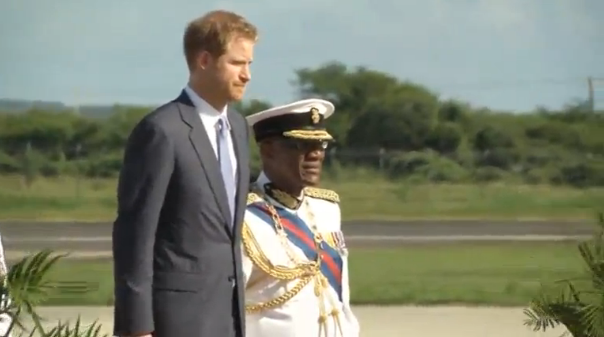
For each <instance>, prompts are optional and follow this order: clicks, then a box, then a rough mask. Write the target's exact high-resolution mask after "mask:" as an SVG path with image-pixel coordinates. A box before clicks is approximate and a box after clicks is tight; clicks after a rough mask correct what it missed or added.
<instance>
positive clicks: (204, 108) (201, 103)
mask: <svg viewBox="0 0 604 337" xmlns="http://www.w3.org/2000/svg"><path fill="white" fill-rule="evenodd" d="M185 92H186V93H187V95H189V98H190V99H191V102H192V103H193V105H195V108H196V109H197V112H198V113H199V114H200V115H202V116H207V117H212V118H216V119H218V118H222V119H223V120H224V123H225V124H226V127H227V129H228V130H231V123H230V122H229V119H228V118H227V116H228V115H227V107H226V106H225V107H224V109H223V110H222V111H218V110H216V109H215V108H214V107H213V106H211V105H210V104H209V103H208V102H206V101H205V100H204V99H203V98H201V97H199V95H197V93H196V92H195V91H193V89H192V88H191V87H190V86H189V85H187V86H186V87H185Z"/></svg>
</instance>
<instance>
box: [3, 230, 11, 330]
mask: <svg viewBox="0 0 604 337" xmlns="http://www.w3.org/2000/svg"><path fill="white" fill-rule="evenodd" d="M7 274H8V266H7V264H6V258H5V257H4V245H3V244H2V236H0V275H1V276H2V277H3V278H4V277H6V275H7ZM4 282H6V280H5V281H4ZM9 306H10V298H7V299H5V298H0V310H2V311H5V310H7V309H8V308H9ZM12 322H13V319H12V317H11V315H10V314H9V313H8V312H6V313H1V314H0V336H6V337H10V336H11V335H12V333H11V334H9V335H7V334H6V333H7V332H8V329H9V328H10V326H11V324H12Z"/></svg>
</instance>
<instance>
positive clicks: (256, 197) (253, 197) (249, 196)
mask: <svg viewBox="0 0 604 337" xmlns="http://www.w3.org/2000/svg"><path fill="white" fill-rule="evenodd" d="M261 200H262V198H261V197H260V196H259V195H258V194H256V193H254V192H250V193H248V194H247V204H246V205H249V204H252V203H254V202H257V201H261Z"/></svg>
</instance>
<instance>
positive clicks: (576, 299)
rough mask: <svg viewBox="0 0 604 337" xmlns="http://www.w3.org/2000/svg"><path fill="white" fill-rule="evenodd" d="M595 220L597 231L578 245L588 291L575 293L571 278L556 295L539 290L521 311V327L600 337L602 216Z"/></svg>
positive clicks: (603, 330)
mask: <svg viewBox="0 0 604 337" xmlns="http://www.w3.org/2000/svg"><path fill="white" fill-rule="evenodd" d="M598 220H599V222H598V226H599V229H598V231H596V232H595V233H594V235H593V236H592V238H591V239H590V240H588V241H585V242H581V243H579V245H578V250H579V254H580V256H581V257H582V259H583V262H584V264H585V265H586V267H587V272H588V274H589V277H588V280H589V281H591V282H589V288H588V289H584V290H578V289H577V286H576V284H575V283H574V281H577V279H575V280H572V281H571V280H563V281H562V282H564V283H565V284H566V287H565V288H564V289H562V291H561V292H560V293H559V294H558V296H546V295H545V293H546V292H545V291H542V294H541V295H540V296H538V297H537V298H535V299H534V300H533V301H531V303H530V304H529V306H528V308H527V309H525V310H524V313H525V315H526V316H527V319H526V320H525V322H524V324H525V325H527V326H529V327H532V328H533V330H534V331H546V330H547V329H550V328H554V327H556V326H558V325H560V324H562V325H564V326H565V327H566V329H567V330H568V332H569V333H570V334H571V335H572V336H573V337H604V214H602V213H600V214H599V215H598Z"/></svg>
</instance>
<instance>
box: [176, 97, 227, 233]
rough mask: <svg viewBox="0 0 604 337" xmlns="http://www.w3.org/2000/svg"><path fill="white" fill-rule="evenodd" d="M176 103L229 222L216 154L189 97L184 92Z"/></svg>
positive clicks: (219, 204)
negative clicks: (188, 127) (189, 129)
mask: <svg viewBox="0 0 604 337" xmlns="http://www.w3.org/2000/svg"><path fill="white" fill-rule="evenodd" d="M176 101H177V102H178V103H179V110H180V115H181V118H182V120H183V121H184V122H185V123H186V124H188V125H189V126H190V127H191V131H190V132H189V140H190V141H191V145H192V146H193V149H195V153H197V158H198V159H199V162H200V164H201V166H202V167H203V169H204V170H203V171H204V173H205V175H206V176H207V178H208V179H207V180H208V182H209V184H210V188H211V189H212V192H213V193H212V194H213V195H214V197H215V198H216V202H217V203H218V207H219V208H220V211H221V213H222V215H223V216H224V218H225V219H226V220H227V221H231V215H230V213H231V212H230V210H229V205H228V202H227V194H226V190H225V189H224V181H223V180H222V173H221V172H220V166H219V165H218V160H217V159H216V154H215V153H214V151H213V150H212V144H211V143H210V139H209V137H208V133H207V132H206V130H205V128H204V125H203V123H202V122H201V118H200V117H199V115H198V113H197V110H196V109H195V105H193V103H192V102H191V99H190V98H189V95H187V93H186V92H185V91H184V90H183V91H182V93H181V94H180V96H179V97H178V98H177V99H176ZM225 225H226V226H228V227H227V229H228V230H227V231H228V233H229V235H231V237H232V233H231V230H230V225H229V223H228V222H226V223H225Z"/></svg>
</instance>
